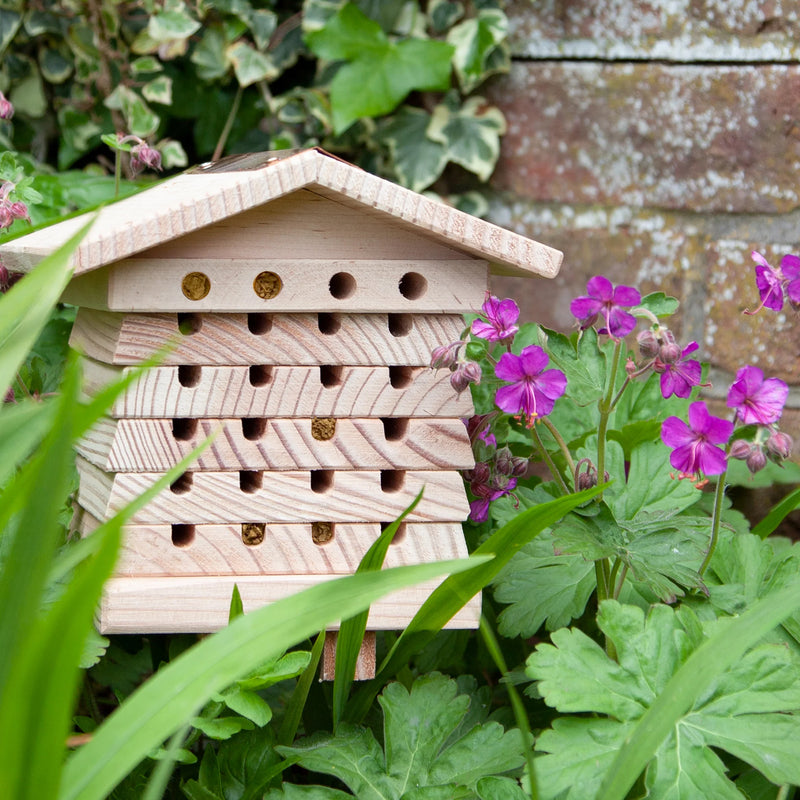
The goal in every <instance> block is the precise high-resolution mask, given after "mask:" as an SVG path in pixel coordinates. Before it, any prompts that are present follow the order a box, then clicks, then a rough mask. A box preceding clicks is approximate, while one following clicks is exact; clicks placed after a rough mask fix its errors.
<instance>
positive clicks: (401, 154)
mask: <svg viewBox="0 0 800 800" xmlns="http://www.w3.org/2000/svg"><path fill="white" fill-rule="evenodd" d="M430 119H431V115H430V114H428V112H427V111H423V110H422V109H421V108H411V107H410V106H403V108H401V109H400V110H399V111H398V112H397V113H396V114H395V115H394V116H393V117H391V119H389V120H388V121H387V122H385V123H384V124H383V125H381V126H380V133H379V135H380V138H381V140H382V141H383V142H385V143H386V145H387V147H388V148H389V152H390V153H391V154H392V160H393V162H394V169H395V174H396V175H397V179H398V180H399V181H400V183H401V184H402V185H403V186H406V187H408V188H409V189H411V190H412V191H415V192H421V191H422V190H423V189H427V188H428V187H429V186H430V185H431V184H432V183H433V182H434V181H435V180H436V179H437V178H438V177H439V176H440V175H441V174H442V171H443V170H444V168H445V166H447V149H446V148H445V146H444V145H442V144H441V143H440V142H434V141H433V140H432V139H429V138H428V137H427V135H426V131H427V129H428V125H429V123H430Z"/></svg>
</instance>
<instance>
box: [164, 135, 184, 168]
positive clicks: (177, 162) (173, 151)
mask: <svg viewBox="0 0 800 800" xmlns="http://www.w3.org/2000/svg"><path fill="white" fill-rule="evenodd" d="M156 149H157V150H158V152H159V153H161V166H162V167H164V169H171V168H172V167H185V166H186V165H187V164H188V163H189V157H188V156H187V155H186V151H185V150H184V149H183V145H182V144H181V143H180V142H179V141H178V140H177V139H161V140H160V141H159V142H157V144H156Z"/></svg>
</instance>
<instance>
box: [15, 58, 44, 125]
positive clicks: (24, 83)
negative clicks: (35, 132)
mask: <svg viewBox="0 0 800 800" xmlns="http://www.w3.org/2000/svg"><path fill="white" fill-rule="evenodd" d="M31 64H32V68H31V70H30V72H29V73H28V75H27V76H26V77H24V78H23V79H22V80H20V81H18V82H17V83H16V84H15V85H14V88H13V89H12V91H11V93H10V95H9V98H8V99H9V100H10V101H11V104H12V105H13V106H14V109H15V111H16V112H17V113H18V114H24V115H25V116H28V117H33V118H34V119H38V118H39V117H43V116H44V114H45V112H46V111H47V98H46V97H45V95H44V87H43V85H42V76H41V74H40V73H39V68H38V67H37V66H36V63H35V62H33V61H31Z"/></svg>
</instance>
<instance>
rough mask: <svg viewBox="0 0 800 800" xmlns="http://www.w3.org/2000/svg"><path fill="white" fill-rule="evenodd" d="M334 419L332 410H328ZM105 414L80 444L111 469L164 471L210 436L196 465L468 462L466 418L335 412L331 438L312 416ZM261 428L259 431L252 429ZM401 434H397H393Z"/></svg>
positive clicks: (371, 466) (442, 465) (461, 465)
mask: <svg viewBox="0 0 800 800" xmlns="http://www.w3.org/2000/svg"><path fill="white" fill-rule="evenodd" d="M330 419H332V420H334V418H330ZM248 422H249V421H248V420H245V421H244V422H243V421H242V420H240V419H225V420H190V419H177V420H171V419H167V420H154V419H153V420H141V419H121V420H111V419H106V420H101V421H100V422H99V423H98V424H97V425H95V427H94V428H92V430H91V431H90V432H89V433H88V434H87V435H86V437H85V438H84V439H83V440H82V441H81V442H80V443H79V444H78V452H79V453H80V454H81V455H82V456H84V458H86V459H87V460H89V461H91V462H92V463H93V464H95V465H96V466H98V467H100V469H102V470H104V471H106V472H166V471H167V470H169V469H171V468H172V467H173V466H175V464H177V463H178V461H180V460H181V459H182V458H184V457H185V456H187V455H189V454H190V453H191V452H192V450H194V449H195V448H196V447H197V446H198V445H199V444H201V443H202V442H203V441H204V440H205V439H206V438H207V437H208V436H210V435H212V434H214V435H215V436H216V438H215V439H214V442H213V444H212V445H211V446H210V447H209V448H208V449H207V450H206V451H205V452H204V453H202V454H201V455H200V457H199V458H198V459H197V461H196V462H195V467H196V468H197V469H199V470H210V471H214V470H217V471H220V470H241V469H245V470H298V469H337V470H349V469H359V470H365V469H366V470H376V469H377V470H381V469H422V470H429V469H471V468H472V467H473V466H474V459H473V455H472V447H471V446H470V442H469V436H468V435H467V429H466V426H465V425H464V423H463V422H461V420H458V419H455V420H447V419H443V420H419V419H392V420H387V421H386V423H384V422H382V421H381V420H379V419H335V420H334V422H333V424H331V425H330V427H331V428H332V435H331V438H329V439H325V440H321V441H320V440H319V439H317V438H315V436H314V433H315V429H314V420H312V419H308V418H306V419H272V420H267V419H261V418H259V419H258V421H257V423H256V424H257V425H261V424H263V425H264V426H265V427H264V430H263V432H260V431H253V430H251V429H250V428H248ZM256 433H258V434H259V435H258V437H257V438H248V436H249V437H253V436H254V435H255V434H256ZM395 437H397V438H395Z"/></svg>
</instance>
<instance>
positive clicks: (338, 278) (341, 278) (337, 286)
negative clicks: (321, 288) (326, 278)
mask: <svg viewBox="0 0 800 800" xmlns="http://www.w3.org/2000/svg"><path fill="white" fill-rule="evenodd" d="M328 290H329V291H330V293H331V296H332V297H335V298H336V299H337V300H346V299H347V298H348V297H351V296H352V295H353V294H355V291H356V279H355V278H354V277H353V276H352V275H351V274H350V273H349V272H337V273H336V274H335V275H334V276H333V277H332V278H331V279H330V282H329V283H328Z"/></svg>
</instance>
